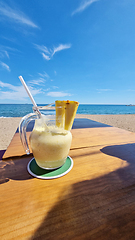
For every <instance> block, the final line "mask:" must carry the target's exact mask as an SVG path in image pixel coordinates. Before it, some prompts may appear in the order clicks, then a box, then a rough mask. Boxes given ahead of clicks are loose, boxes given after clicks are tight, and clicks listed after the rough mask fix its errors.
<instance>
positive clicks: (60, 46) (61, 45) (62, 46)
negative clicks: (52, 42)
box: [52, 44, 71, 56]
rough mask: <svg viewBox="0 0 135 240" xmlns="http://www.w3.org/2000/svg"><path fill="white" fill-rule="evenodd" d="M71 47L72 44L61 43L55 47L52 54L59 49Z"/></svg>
mask: <svg viewBox="0 0 135 240" xmlns="http://www.w3.org/2000/svg"><path fill="white" fill-rule="evenodd" d="M68 48H71V44H60V45H59V46H58V47H54V49H53V53H52V56H53V55H54V54H55V53H56V52H59V51H62V50H65V49H68Z"/></svg>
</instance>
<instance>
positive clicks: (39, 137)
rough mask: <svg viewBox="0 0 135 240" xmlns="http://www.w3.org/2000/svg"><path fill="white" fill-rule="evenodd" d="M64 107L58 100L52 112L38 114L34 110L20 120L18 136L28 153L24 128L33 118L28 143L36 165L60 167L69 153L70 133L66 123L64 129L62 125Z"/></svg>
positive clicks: (48, 167)
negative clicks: (32, 126) (33, 122)
mask: <svg viewBox="0 0 135 240" xmlns="http://www.w3.org/2000/svg"><path fill="white" fill-rule="evenodd" d="M64 104H65V103H64ZM68 104H69V103H68ZM63 106H64V107H63ZM68 106H69V105H68ZM65 109H66V108H65V105H63V103H62V105H61V104H60V103H59V102H58V104H55V112H54V114H39V113H38V112H36V111H35V112H34V113H30V114H28V115H26V116H25V117H23V118H22V120H21V122H20V125H19V132H20V138H21V141H22V144H23V146H24V149H25V151H26V153H27V154H30V150H29V145H28V140H27V136H26V128H27V125H28V123H29V122H30V121H32V120H35V124H34V128H33V130H32V132H31V134H30V137H29V143H30V147H31V150H32V153H33V155H34V158H35V161H36V163H37V165H38V166H39V167H41V168H43V169H48V170H49V169H50V170H51V169H55V168H59V167H61V166H62V165H63V164H64V163H65V161H66V159H67V156H68V154H69V150H70V146H71V141H72V134H71V132H70V130H69V129H68V127H67V125H66V129H65V127H64V126H65V125H64V121H65V120H64V119H63V116H64V114H63V112H64V111H65ZM44 112H46V111H44ZM72 120H73V119H72ZM70 125H71V124H70ZM68 126H69V124H68ZM70 128H71V126H70Z"/></svg>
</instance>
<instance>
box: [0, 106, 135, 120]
mask: <svg viewBox="0 0 135 240" xmlns="http://www.w3.org/2000/svg"><path fill="white" fill-rule="evenodd" d="M38 105H39V106H44V105H43V104H38ZM32 106H33V105H32V104H0V117H23V116H25V115H26V114H28V113H31V112H32ZM48 113H50V114H51V113H52V110H51V111H48ZM77 114H135V106H130V105H97V104H80V105H79V107H78V110H77Z"/></svg>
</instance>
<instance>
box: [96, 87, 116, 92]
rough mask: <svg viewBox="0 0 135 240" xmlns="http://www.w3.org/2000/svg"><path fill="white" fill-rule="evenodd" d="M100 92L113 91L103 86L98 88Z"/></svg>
mask: <svg viewBox="0 0 135 240" xmlns="http://www.w3.org/2000/svg"><path fill="white" fill-rule="evenodd" d="M97 91H98V93H101V92H109V91H112V89H108V88H101V89H97Z"/></svg>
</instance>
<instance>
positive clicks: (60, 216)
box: [31, 144, 135, 240]
mask: <svg viewBox="0 0 135 240" xmlns="http://www.w3.org/2000/svg"><path fill="white" fill-rule="evenodd" d="M101 152H102V153H104V154H107V155H111V156H115V157H117V158H120V159H122V160H124V161H127V162H128V163H129V165H128V166H126V167H125V168H120V169H118V170H116V171H114V172H111V173H109V174H106V175H104V176H101V177H99V178H95V179H92V180H85V181H82V182H78V183H75V184H73V185H72V189H69V191H68V193H67V189H65V191H64V190H63V191H62V192H61V194H60V196H59V201H58V202H57V203H56V205H55V206H54V207H53V208H52V209H51V210H50V211H49V212H48V214H47V216H46V217H45V218H44V220H43V222H42V224H41V225H40V226H39V228H38V229H37V230H36V232H35V234H34V236H33V237H32V238H31V240H34V239H43V240H44V239H45V240H53V239H56V240H63V239H66V240H70V239H75V240H87V239H88V240H99V239H100V240H108V239H110V240H114V239H115V240H120V239H121V240H123V239H125V240H127V239H130V240H134V239H135V144H124V145H114V146H107V147H104V148H102V149H101ZM52 197H53V195H52Z"/></svg>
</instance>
